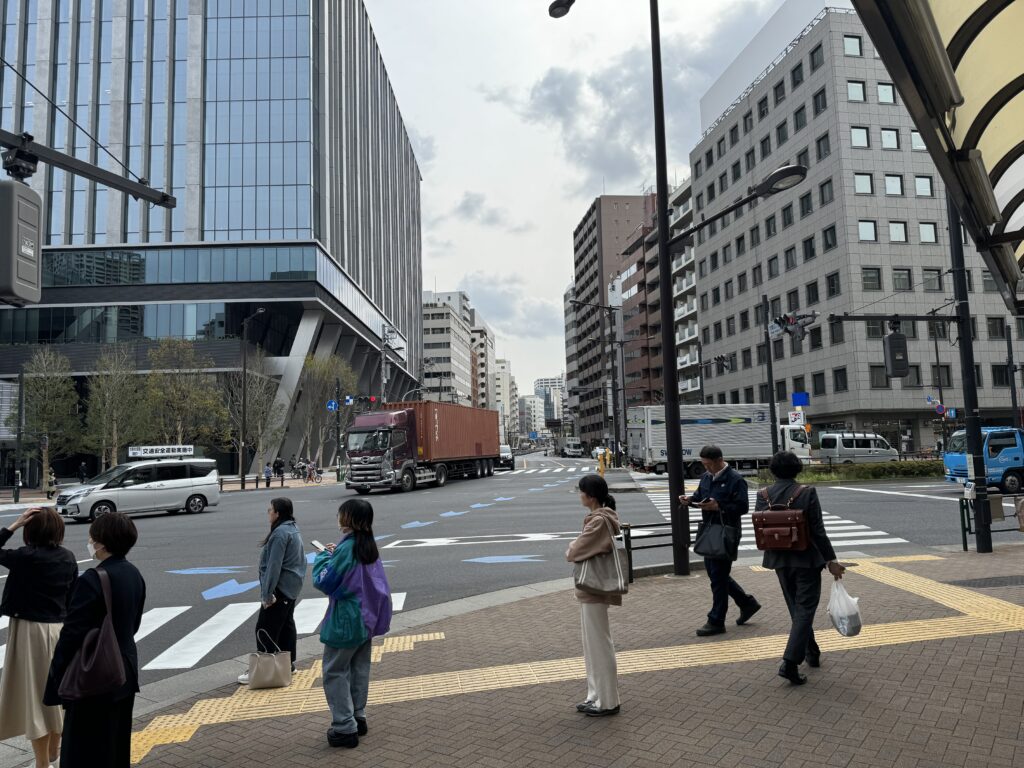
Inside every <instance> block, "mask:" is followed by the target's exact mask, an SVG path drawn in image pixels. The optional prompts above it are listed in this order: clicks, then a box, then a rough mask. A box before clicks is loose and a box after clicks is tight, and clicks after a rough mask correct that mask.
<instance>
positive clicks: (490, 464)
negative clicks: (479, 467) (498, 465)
mask: <svg viewBox="0 0 1024 768" xmlns="http://www.w3.org/2000/svg"><path fill="white" fill-rule="evenodd" d="M486 464H487V476H488V477H494V459H488V460H487V462H486Z"/></svg>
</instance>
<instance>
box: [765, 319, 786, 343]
mask: <svg viewBox="0 0 1024 768" xmlns="http://www.w3.org/2000/svg"><path fill="white" fill-rule="evenodd" d="M783 332H784V331H783V328H782V326H781V325H779V324H778V323H776V322H775V321H774V320H770V321H769V322H768V337H769V338H771V339H772V340H774V339H781V338H782V334H783Z"/></svg>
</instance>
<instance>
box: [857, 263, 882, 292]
mask: <svg viewBox="0 0 1024 768" xmlns="http://www.w3.org/2000/svg"><path fill="white" fill-rule="evenodd" d="M860 283H861V288H862V289H863V290H865V291H880V290H882V270H881V268H879V267H861V268H860Z"/></svg>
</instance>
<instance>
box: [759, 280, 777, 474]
mask: <svg viewBox="0 0 1024 768" xmlns="http://www.w3.org/2000/svg"><path fill="white" fill-rule="evenodd" d="M768 311H769V304H768V294H767V293H763V294H761V322H762V323H764V360H765V364H766V366H767V369H768V370H767V374H768V418H769V419H771V421H772V455H774V454H776V453H778V452H779V415H778V413H777V412H776V408H775V371H774V370H773V369H772V335H771V333H769V331H768V317H769V314H768Z"/></svg>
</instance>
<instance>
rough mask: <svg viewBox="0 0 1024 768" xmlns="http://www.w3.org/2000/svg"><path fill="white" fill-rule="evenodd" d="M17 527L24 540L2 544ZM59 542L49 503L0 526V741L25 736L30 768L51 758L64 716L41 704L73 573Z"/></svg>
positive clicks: (60, 526) (59, 522)
mask: <svg viewBox="0 0 1024 768" xmlns="http://www.w3.org/2000/svg"><path fill="white" fill-rule="evenodd" d="M19 528H23V529H24V531H23V536H24V541H25V546H23V547H18V548H17V549H5V545H6V544H7V542H8V541H9V540H10V538H11V537H12V536H13V535H14V532H15V531H17V530H18V529H19ZM63 543H64V521H63V519H61V517H60V515H58V514H57V512H56V511H55V510H53V509H30V510H28V511H26V512H25V513H23V514H22V515H21V516H20V517H19V518H18V519H17V520H15V521H14V523H13V524H12V525H10V526H8V527H6V528H0V566H3V567H4V568H7V570H8V571H9V573H8V577H7V582H6V584H5V585H4V593H3V598H2V600H0V615H3V616H7V617H9V620H10V626H9V627H8V630H7V651H6V654H5V656H4V666H3V670H2V672H0V741H3V740H5V739H10V738H13V737H15V736H24V737H25V738H27V739H28V740H29V741H31V742H32V750H33V752H34V753H35V759H36V768H47V767H48V766H50V765H51V764H54V763H55V762H56V760H57V756H58V754H59V753H60V734H61V730H62V728H63V720H64V718H63V712H62V711H61V708H60V707H47V706H44V705H43V691H44V689H45V688H46V677H47V674H48V672H49V670H50V661H51V659H52V658H53V649H54V647H55V646H56V645H57V638H58V636H59V635H60V629H61V625H62V623H63V621H64V617H65V615H66V613H67V605H68V595H69V594H70V593H71V586H72V585H73V584H74V582H75V579H76V578H78V564H77V563H76V561H75V556H74V555H73V554H72V553H71V552H69V551H68V550H66V549H64V547H63V546H61V545H62V544H63Z"/></svg>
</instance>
